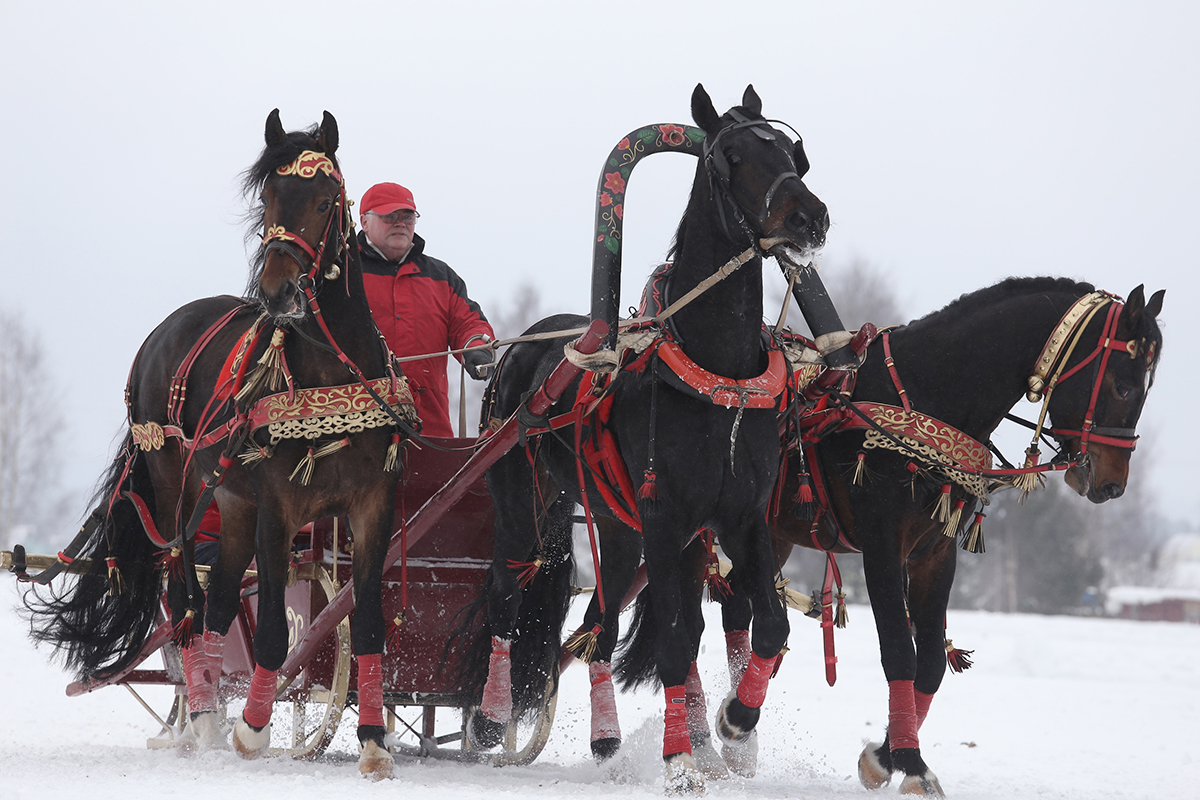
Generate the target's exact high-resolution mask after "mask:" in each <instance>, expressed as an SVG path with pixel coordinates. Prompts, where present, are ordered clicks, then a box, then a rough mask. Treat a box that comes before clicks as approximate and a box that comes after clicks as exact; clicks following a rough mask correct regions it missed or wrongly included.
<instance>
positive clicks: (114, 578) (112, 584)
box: [105, 556, 125, 597]
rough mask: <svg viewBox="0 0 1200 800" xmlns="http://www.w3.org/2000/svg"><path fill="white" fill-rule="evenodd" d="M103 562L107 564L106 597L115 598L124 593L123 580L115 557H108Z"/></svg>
mask: <svg viewBox="0 0 1200 800" xmlns="http://www.w3.org/2000/svg"><path fill="white" fill-rule="evenodd" d="M105 561H106V562H107V563H108V596H109V597H116V596H117V595H119V594H121V593H122V592H124V591H125V578H124V577H122V576H121V568H120V567H118V566H117V559H116V557H115V556H109V557H108V558H106V559H105Z"/></svg>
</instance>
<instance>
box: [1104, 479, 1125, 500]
mask: <svg viewBox="0 0 1200 800" xmlns="http://www.w3.org/2000/svg"><path fill="white" fill-rule="evenodd" d="M1102 491H1103V493H1104V496H1105V497H1107V498H1108V499H1109V500H1116V499H1117V498H1118V497H1120V496H1121V495H1123V494H1125V487H1124V486H1122V485H1121V484H1119V483H1106V484H1104V488H1103V490H1102Z"/></svg>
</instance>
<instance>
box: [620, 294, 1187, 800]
mask: <svg viewBox="0 0 1200 800" xmlns="http://www.w3.org/2000/svg"><path fill="white" fill-rule="evenodd" d="M1163 294H1164V293H1163V292H1161V291H1160V292H1158V293H1156V294H1155V295H1154V296H1153V297H1151V298H1150V300H1149V301H1148V302H1147V301H1145V299H1144V294H1143V290H1142V287H1141V286H1139V287H1137V288H1136V289H1134V290H1133V291H1132V292H1131V293H1130V295H1129V300H1128V302H1126V303H1122V302H1121V301H1120V299H1119V298H1117V297H1115V296H1114V295H1110V294H1107V293H1105V292H1097V291H1094V289H1093V287H1092V286H1090V285H1088V284H1082V283H1076V282H1074V281H1070V280H1060V279H1050V278H1030V279H1010V280H1007V281H1004V282H1002V283H1000V284H997V285H995V286H992V287H990V288H987V289H983V290H981V291H977V292H973V293H971V294H967V295H964V296H963V297H962V298H960V299H959V300H957V301H955V302H954V303H952V304H951V305H950V306H948V307H947V308H945V309H943V310H941V311H938V312H935V313H933V314H930V315H929V316H927V317H925V318H923V319H920V320H917V321H915V322H913V323H910V324H909V325H906V326H903V327H900V328H897V329H895V330H893V331H888V332H885V333H884V334H883V335H882V336H880V337H879V338H877V339H875V341H873V342H872V343H871V345H870V346H869V348H868V350H867V358H866V360H865V362H864V363H863V365H862V366H861V367H860V368H859V370H858V374H857V383H856V386H855V389H854V392H853V396H852V397H850V398H841V397H834V398H831V400H832V402H827V403H825V404H822V406H818V408H817V409H815V410H799V415H798V417H796V416H794V417H793V418H792V424H791V427H790V433H791V442H790V450H789V454H788V462H787V474H786V478H785V480H784V481H782V482H781V487H780V489H781V491H780V492H779V496H780V497H781V498H784V502H782V503H781V504H780V505H779V506H777V507H776V509H775V512H774V513H772V515H771V516H770V520H769V524H770V527H771V534H772V539H773V542H774V545H775V552H776V558H777V563H778V564H779V565H780V566H782V565H783V563H784V562H785V561H786V560H787V557H788V554H789V553H790V552H791V549H792V547H793V546H794V545H799V546H802V547H810V548H816V549H822V550H826V551H830V552H850V551H854V550H860V551H861V552H862V555H863V567H864V571H865V573H866V581H867V590H868V593H869V595H870V600H871V607H872V610H873V612H874V616H875V624H876V628H877V631H878V635H879V643H880V654H881V658H882V662H883V668H884V673H885V675H886V677H887V680H888V688H889V716H888V719H889V724H888V732H887V737H886V739H885V740H884V742H883V743H871V744H869V745H867V747H866V749H864V751H863V753H862V755H861V757H860V760H859V777H860V780H861V781H862V783H863V785H864V786H866V787H868V788H879V787H881V786H883V785H884V784H885V783H887V782H888V781H890V779H891V776H892V774H893V773H894V772H900V773H902V774H903V776H904V777H903V779H902V781H901V787H900V790H901V793H903V794H924V795H928V796H942V789H941V786H940V784H939V782H938V779H937V777H936V776H935V775H934V774H933V772H932V771H931V770H930V769H929V768H928V766H927V765H926V764H925V762H924V760H923V758H922V755H921V751H920V744H919V738H918V731H919V728H920V726H921V724H922V722H923V721H924V719H925V716H926V714H927V713H928V711H929V707H930V704H931V702H932V699H933V695H934V694H935V693H936V692H937V689H938V687H939V686H940V684H941V681H942V678H943V676H944V674H945V669H946V666H947V663H948V658H947V653H948V651H949V645H948V644H947V640H946V637H945V617H946V608H947V604H948V602H949V596H950V588H951V584H952V583H953V580H954V571H955V563H956V559H957V553H958V549H959V548H956V546H955V545H956V541H958V542H960V543H961V549H965V550H968V551H971V552H977V551H980V550H982V545H983V541H982V528H981V523H982V509H981V507H982V505H983V504H984V503H985V502H986V499H987V495H988V493H989V491H990V490H992V489H995V488H999V487H1002V486H1010V485H1015V486H1016V487H1017V488H1019V489H1023V490H1025V491H1028V490H1030V489H1032V488H1035V487H1036V485H1037V482H1038V481H1039V480H1040V479H1041V473H1044V472H1048V471H1063V472H1064V473H1065V474H1064V478H1065V480H1066V482H1067V484H1068V485H1070V486H1071V487H1072V488H1073V489H1074V490H1075V491H1076V492H1078V493H1079V494H1081V495H1083V496H1086V497H1087V498H1088V499H1089V500H1091V501H1092V502H1094V503H1103V502H1105V501H1107V500H1110V499H1113V498H1116V497H1119V496H1120V495H1121V494H1122V493H1123V491H1124V488H1125V484H1126V480H1127V478H1128V469H1129V459H1130V454H1131V453H1132V451H1133V448H1134V444H1135V442H1136V439H1137V436H1136V431H1135V428H1136V425H1137V421H1138V419H1139V417H1140V415H1141V412H1142V408H1143V404H1144V403H1145V400H1146V394H1147V392H1148V391H1149V389H1150V386H1151V384H1152V382H1153V376H1154V371H1155V368H1156V366H1157V363H1158V358H1159V356H1160V354H1161V350H1162V335H1161V332H1160V331H1159V327H1158V324H1157V322H1156V320H1155V317H1156V316H1157V315H1158V313H1159V312H1160V310H1161V308H1162V300H1163ZM1022 396H1026V397H1027V398H1028V399H1029V400H1031V401H1039V402H1041V403H1042V411H1041V416H1040V418H1039V420H1038V423H1037V424H1036V425H1034V426H1033V427H1034V428H1035V435H1034V439H1033V444H1032V445H1031V446H1030V448H1029V450H1028V451H1027V456H1026V459H1025V463H1024V465H1023V466H1021V467H1011V466H1009V467H1006V468H1002V469H993V468H992V464H991V455H990V453H989V451H988V446H987V444H986V443H987V442H989V441H990V437H991V435H992V432H993V431H994V430H995V429H996V427H997V426H998V425H999V424H1000V422H1001V421H1002V420H1003V419H1004V418H1005V415H1006V414H1007V413H1008V411H1009V409H1011V408H1012V406H1013V405H1014V404H1015V403H1016V402H1017V401H1018V400H1020V398H1021V397H1022ZM794 411H795V409H794ZM1047 419H1049V420H1052V424H1051V425H1050V426H1049V427H1046V422H1047ZM1043 431H1045V432H1046V433H1048V434H1049V435H1050V436H1052V437H1053V438H1055V439H1057V440H1058V442H1059V443H1060V444H1061V452H1060V453H1059V455H1058V456H1057V457H1055V458H1054V459H1053V460H1051V461H1049V462H1047V463H1044V464H1041V463H1039V461H1040V452H1039V449H1038V441H1039V434H1041V433H1042V432H1043ZM786 498H795V500H796V501H797V502H796V503H795V505H792V504H790V503H788V502H786ZM801 500H803V501H805V502H800V501H801ZM809 500H812V501H815V502H813V503H812V504H810V503H809V502H807V501H809ZM814 506H815V508H814ZM735 571H736V569H735ZM733 578H734V575H733V574H732V573H731V575H730V585H731V587H732V588H733V589H734V593H733V596H731V597H728V598H725V599H724V600H723V601H722V603H723V609H722V616H723V623H724V627H725V630H726V636H727V642H728V643H729V661H730V670H731V674H733V675H735V676H736V675H737V674H738V672H739V671H740V670H741V669H744V666H743V665H744V663H745V653H744V651H745V647H746V644H745V642H746V638H747V634H746V629H747V627H748V625H749V623H750V620H751V617H752V613H751V604H750V603H749V602H748V599H747V597H746V596H745V594H744V593H742V592H740V590H739V582H738V581H736V580H734V579H733ZM641 603H642V601H641V598H639V605H640V604H641ZM840 603H841V600H840V598H838V604H839V606H840ZM833 605H834V598H833V597H832V596H831V595H830V593H829V588H828V587H826V592H825V596H824V598H823V606H824V608H823V609H822V611H823V616H822V625H823V626H824V627H825V628H826V633H825V635H826V637H827V641H829V640H830V638H831V637H832V626H833V625H834V616H835V614H834V612H833ZM839 610H840V609H839ZM639 614H644V609H643V610H640V611H639ZM652 634H653V626H652V625H651V626H650V629H649V630H642V629H641V627H640V626H638V625H637V623H636V622H635V626H634V629H633V631H632V633H631V639H630V641H629V643H628V650H627V652H626V653H625V655H624V656H623V659H625V663H622V665H621V666H622V667H623V668H624V669H623V670H622V674H623V675H624V677H626V679H627V680H634V681H636V680H638V679H643V680H644V679H645V678H646V677H648V676H647V675H646V669H645V667H644V662H645V659H646V654H647V653H648V652H649V651H650V648H651V647H652V646H653V645H652ZM953 655H954V653H951V656H952V657H953ZM968 665H969V662H968ZM955 666H956V668H958V669H960V670H961V668H963V665H962V664H961V663H959V664H956V665H955ZM832 668H833V667H832V663H829V662H828V661H827V677H828V678H829V680H830V683H832V678H833V674H832V672H831V670H832ZM727 755H728V756H729V760H730V761H733V762H735V763H736V764H737V766H736V768H737V769H739V771H742V772H752V771H753V768H754V766H753V757H752V756H748V755H747V754H746V753H744V752H736V751H735V752H729V753H727ZM731 765H732V764H731Z"/></svg>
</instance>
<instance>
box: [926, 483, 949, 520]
mask: <svg viewBox="0 0 1200 800" xmlns="http://www.w3.org/2000/svg"><path fill="white" fill-rule="evenodd" d="M929 518H930V519H936V520H937V521H938V522H945V521H946V520H947V519H949V518H950V484H948V483H943V484H942V493H941V495H940V496H939V497H938V501H937V505H936V506H934V507H933V513H932V514H930V515H929Z"/></svg>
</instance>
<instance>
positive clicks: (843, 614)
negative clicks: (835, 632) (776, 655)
mask: <svg viewBox="0 0 1200 800" xmlns="http://www.w3.org/2000/svg"><path fill="white" fill-rule="evenodd" d="M849 621H850V612H849V611H847V610H846V593H845V592H843V591H842V590H841V589H838V591H837V613H836V614H835V615H834V619H833V624H834V625H835V626H836V627H838V628H844V627H846V623H848V622H849ZM776 669H778V667H776Z"/></svg>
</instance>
